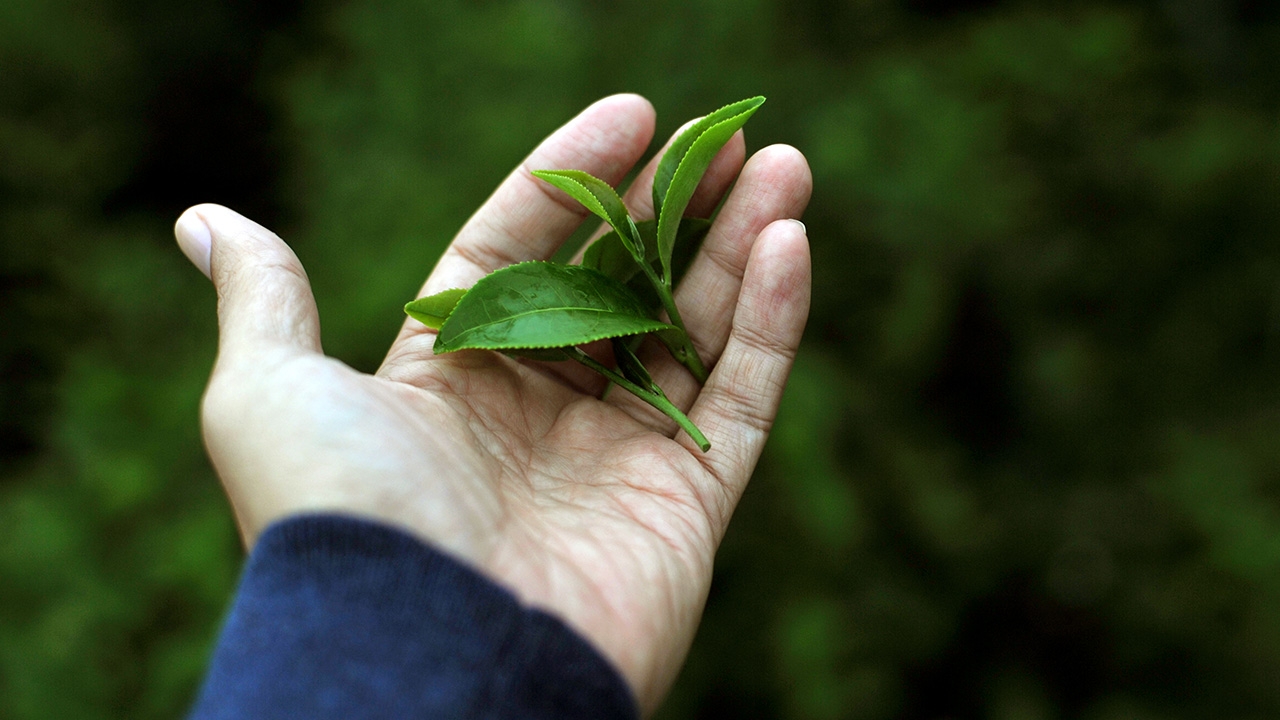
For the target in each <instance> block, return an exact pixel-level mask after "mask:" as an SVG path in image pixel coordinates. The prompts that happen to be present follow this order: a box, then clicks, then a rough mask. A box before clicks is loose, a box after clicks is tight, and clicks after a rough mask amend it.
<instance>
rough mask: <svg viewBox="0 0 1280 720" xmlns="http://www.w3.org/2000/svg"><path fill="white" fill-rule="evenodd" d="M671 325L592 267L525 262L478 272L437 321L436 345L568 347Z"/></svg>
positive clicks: (459, 347)
mask: <svg viewBox="0 0 1280 720" xmlns="http://www.w3.org/2000/svg"><path fill="white" fill-rule="evenodd" d="M669 328H671V326H670V325H667V324H666V323H663V322H660V321H658V320H655V319H653V317H652V315H651V314H650V312H649V310H648V308H646V307H645V306H644V303H642V302H641V301H640V299H639V298H637V297H636V296H635V293H633V292H631V291H630V290H628V289H627V288H626V286H624V285H622V284H621V283H619V282H617V281H616V280H612V279H610V278H608V277H605V276H604V275H602V274H600V273H598V272H596V271H595V270H591V269H588V268H584V267H581V266H578V265H557V264H555V263H547V262H527V263H520V264H517V265H509V266H507V267H505V268H502V269H501V270H496V271H494V272H492V273H490V274H488V275H486V276H485V277H483V278H481V279H480V281H479V282H477V283H476V284H475V287H473V288H471V290H469V291H468V292H467V294H466V295H464V296H463V297H462V300H461V301H459V302H458V306H457V307H456V308H454V310H453V313H452V314H451V315H449V319H448V320H446V321H445V323H444V326H443V327H441V328H440V334H439V336H437V337H436V343H435V351H436V352H437V353H447V352H453V351H455V350H464V349H479V350H519V349H531V348H532V349H537V348H563V347H572V346H575V345H582V344H584V343H589V342H592V341H594V340H602V339H605V338H612V337H621V336H623V335H638V334H640V333H647V332H657V331H661V330H667V329H669Z"/></svg>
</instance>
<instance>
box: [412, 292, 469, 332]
mask: <svg viewBox="0 0 1280 720" xmlns="http://www.w3.org/2000/svg"><path fill="white" fill-rule="evenodd" d="M466 294H467V291H466V290H460V289H454V290H445V291H444V292H439V293H436V294H435V295H430V296H428V297H424V298H418V299H417V300H414V301H413V302H411V303H409V304H408V305H405V306H404V311H405V314H407V315H408V316H409V317H411V318H413V319H414V320H417V321H418V322H420V323H422V324H423V325H426V326H427V327H429V328H431V329H432V330H439V329H440V326H441V325H443V324H444V321H445V320H448V319H449V313H452V312H453V308H454V307H456V306H457V304H458V301H459V300H461V299H462V296H463V295H466Z"/></svg>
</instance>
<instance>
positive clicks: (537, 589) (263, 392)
mask: <svg viewBox="0 0 1280 720" xmlns="http://www.w3.org/2000/svg"><path fill="white" fill-rule="evenodd" d="M653 126H654V117H653V109H652V107H651V106H650V105H649V103H648V102H647V101H645V100H644V99H643V98H640V97H637V96H634V95H621V96H615V97H610V98H606V99H604V100H601V101H600V102H597V103H596V104H594V105H592V106H591V107H589V108H588V109H587V110H585V111H584V112H583V113H582V114H581V115H579V116H578V117H576V118H574V119H573V120H572V121H570V122H569V123H568V124H567V125H565V126H564V127H562V128H561V129H560V130H558V131H557V132H555V133H554V134H553V135H551V136H550V137H549V138H548V139H547V140H545V141H544V142H543V143H542V145H541V146H539V147H538V148H537V149H536V150H535V151H534V153H533V154H532V155H531V156H529V158H528V159H527V160H526V161H525V162H524V163H523V164H522V165H521V166H520V167H518V168H517V169H516V170H515V171H514V172H513V173H512V174H511V175H510V176H509V177H508V178H507V179H506V180H505V181H504V182H503V183H502V185H501V186H499V188H498V189H497V191H496V192H495V193H494V194H493V196H492V197H490V198H489V200H488V201H487V202H485V204H484V206H483V207H481V208H480V210H479V211H478V212H477V213H476V214H475V215H474V216H473V217H472V218H471V219H470V221H468V222H467V224H466V226H465V227H463V228H462V230H461V232H459V234H458V236H457V238H455V239H454V241H453V243H452V245H450V247H449V249H448V250H447V251H446V252H445V254H444V255H443V256H442V257H441V259H440V261H439V263H438V264H437V266H436V268H435V270H434V271H433V272H432V273H431V276H430V277H429V278H427V281H426V284H425V286H424V287H423V288H422V290H421V291H420V293H419V296H422V295H426V294H430V293H435V292H439V291H441V290H445V289H448V288H453V287H468V286H470V285H471V284H472V283H474V282H475V281H476V280H477V279H479V278H480V277H482V276H483V275H485V274H487V273H488V272H490V271H492V270H494V269H496V268H499V267H502V266H504V265H507V264H510V263H513V262H518V261H521V260H530V259H545V258H548V257H550V256H551V254H552V253H553V252H554V251H555V250H556V248H557V247H558V246H559V245H560V244H561V243H562V242H563V241H564V240H565V238H567V237H568V236H569V235H570V233H571V232H572V231H573V230H574V228H575V227H576V226H578V225H579V224H580V223H581V222H582V221H583V220H584V219H585V216H584V212H585V211H584V210H582V208H580V207H579V206H578V205H577V204H576V203H574V202H573V201H572V200H570V199H569V198H568V197H567V196H564V195H562V194H560V192H559V191H558V190H554V189H553V188H551V187H550V186H547V185H546V184H543V183H541V182H539V181H537V180H536V179H535V178H533V177H532V176H531V175H530V174H529V171H530V170H534V169H549V168H575V169H581V170H586V171H587V172H590V173H592V174H593V175H596V176H598V177H601V178H603V179H604V180H606V181H608V182H610V183H611V184H616V183H617V182H618V181H619V180H621V179H622V178H623V176H624V175H625V174H626V173H627V171H628V170H629V169H630V168H631V167H632V165H634V164H635V163H636V162H637V160H638V159H639V157H640V155H641V154H642V153H643V152H644V151H645V149H646V147H647V146H648V143H649V140H650V138H651V137H652V134H653ZM744 155H745V152H744V144H743V141H742V138H741V135H739V136H738V137H736V138H734V140H733V141H732V142H731V143H730V144H729V145H727V146H726V147H725V149H724V150H723V151H721V153H720V155H719V157H718V158H717V159H716V161H715V163H714V164H713V165H712V168H711V170H710V171H709V172H708V174H707V175H706V177H705V178H704V180H703V183H702V185H701V186H700V188H699V190H698V193H697V195H696V196H695V198H694V202H693V204H691V206H690V213H691V214H700V215H703V216H706V215H708V214H710V212H711V211H712V210H713V209H714V208H715V207H716V205H717V204H718V203H719V201H720V200H721V198H722V197H723V196H724V194H725V193H726V191H727V188H728V187H729V185H730V184H731V183H732V181H733V180H734V178H735V177H737V178H738V181H737V184H736V186H735V187H734V188H733V190H732V192H731V193H729V196H728V199H727V200H726V202H725V205H724V207H723V209H722V211H721V212H720V214H719V217H718V218H717V220H716V222H715V225H714V227H713V229H712V230H711V233H710V234H709V236H708V237H707V239H706V241H705V244H704V247H703V249H702V251H701V253H700V255H699V257H698V258H697V259H696V260H695V262H694V264H693V265H692V266H691V268H690V270H689V272H688V274H687V277H686V279H685V281H684V282H683V283H682V285H681V286H680V288H679V289H678V292H677V295H676V301H677V303H678V304H679V306H680V307H681V308H682V311H683V314H684V317H685V321H686V323H687V325H688V328H689V331H690V333H691V335H692V337H693V339H694V341H695V344H696V346H697V348H698V350H699V352H700V354H701V356H702V358H703V359H704V360H706V361H708V366H709V367H714V370H713V371H712V373H711V377H710V380H709V381H708V382H707V384H706V386H705V387H701V388H699V387H698V386H697V384H696V383H695V382H694V381H693V380H692V378H690V377H689V375H688V373H687V372H686V371H685V370H684V368H682V367H681V366H679V365H678V364H676V363H675V361H674V360H671V359H670V357H669V356H666V355H665V350H663V349H661V347H659V346H654V347H648V346H646V347H644V348H642V351H641V356H642V358H643V359H644V360H645V361H646V365H647V366H648V367H649V368H650V369H651V370H652V371H653V375H654V378H655V380H657V382H658V383H659V385H661V386H662V387H663V388H664V389H665V390H666V391H667V393H668V395H669V396H670V397H671V399H672V401H673V402H675V404H676V405H678V406H679V407H681V408H682V409H684V410H686V411H687V412H688V414H689V416H690V418H691V419H692V420H693V421H694V422H695V423H696V424H697V425H698V426H699V427H700V428H701V429H702V430H703V431H704V432H705V433H706V435H707V437H708V438H709V439H710V440H711V442H712V445H713V446H712V449H711V450H710V452H708V453H706V454H703V453H701V452H699V451H698V449H697V448H696V446H695V445H694V444H693V442H692V441H691V440H690V439H689V438H688V437H686V436H684V435H683V434H677V432H676V428H675V426H674V424H673V423H671V421H670V420H669V419H667V418H666V417H665V416H663V415H661V414H660V413H658V412H656V411H654V410H653V409H652V408H650V407H649V406H648V405H646V404H644V403H643V402H641V401H639V400H637V399H636V398H635V397H633V396H631V395H630V393H625V392H612V393H609V394H608V395H607V399H605V400H601V399H600V395H601V392H602V390H603V389H604V383H603V381H602V379H600V378H599V377H597V376H595V375H594V374H591V373H589V372H588V371H586V369H585V368H582V367H581V366H578V365H576V364H574V363H557V364H548V365H539V364H537V363H524V362H517V361H513V360H511V359H509V358H507V357H504V356H502V355H499V354H497V353H491V352H474V351H463V352H458V353H453V354H448V355H442V356H440V357H436V356H435V355H433V354H432V352H431V345H432V343H433V341H434V339H435V334H434V333H433V332H432V331H430V330H428V329H427V328H425V327H423V326H422V325H420V324H418V323H417V322H416V321H413V320H409V321H407V322H406V323H405V325H404V328H403V329H402V330H401V332H400V334H399V336H398V337H397V338H396V340H395V342H394V343H392V345H391V349H390V351H389V352H388V353H387V357H386V360H385V361H384V363H383V365H382V367H381V368H380V369H379V370H378V372H377V373H376V374H374V375H365V374H362V373H359V372H356V371H354V370H352V369H351V368H349V367H347V366H345V365H343V364H342V363H340V362H338V361H336V360H333V359H331V358H327V357H325V356H324V354H323V353H322V351H321V349H320V325H319V317H318V315H317V312H316V307H315V301H314V299H313V297H312V294H311V289H310V286H309V284H308V281H307V276H306V273H305V272H304V271H303V269H302V266H301V264H300V263H299V262H298V259H297V257H296V256H294V254H293V252H292V251H291V250H290V249H289V247H288V246H287V245H285V244H284V242H282V241H281V240H280V239H279V238H278V237H276V236H275V235H273V234H272V233H271V232H269V231H268V230H266V229H264V228H262V227H261V226H259V225H256V224H254V223H253V222H251V221H249V220H247V219H245V218H243V217H241V216H239V215H237V214H235V213H233V212H232V211H230V210H228V209H226V208H223V207H219V206H216V205H200V206H196V207H193V208H191V209H190V210H188V211H187V212H186V213H184V214H183V215H182V217H181V218H180V219H179V220H178V224H177V227H176V234H177V236H178V241H179V244H180V245H181V246H182V248H183V250H184V252H186V253H187V255H188V256H189V257H191V258H192V260H193V261H194V262H195V263H196V265H197V266H198V267H200V268H201V269H202V270H203V271H204V272H205V273H206V274H207V275H209V276H210V277H211V278H212V280H213V283H214V286H215V287H216V289H217V293H218V322H219V347H218V358H217V363H216V365H215V367H214V370H213V376H212V378H211V379H210V381H209V387H208V390H207V392H206V394H205V398H204V404H203V412H202V415H203V418H202V419H203V425H204V435H205V442H206V444H207V446H208V450H209V455H210V457H211V458H212V460H213V465H214V467H215V468H216V470H217V472H218V475H219V477H221V479H222V482H223V484H224V485H225V487H226V491H227V495H228V496H229V497H230V500H231V503H232V505H233V507H234V510H235V515H236V519H237V522H238V523H239V527H240V530H241V533H242V534H243V536H244V539H245V542H246V544H247V545H248V546H252V545H253V543H254V541H255V540H256V538H257V537H258V535H259V534H260V533H261V532H262V531H263V530H264V529H265V528H266V527H267V526H268V525H269V524H271V523H272V522H274V521H277V520H280V519H282V518H285V517H287V516H290V515H295V514H298V513H307V512H339V513H344V514H348V515H357V516H363V517H367V518H371V519H375V520H378V521H381V522H385V523H390V524H392V525H395V526H397V527H400V528H402V529H404V530H407V531H409V532H411V533H414V534H416V535H417V536H419V537H421V538H423V539H424V540H426V541H428V542H430V543H432V544H434V545H435V546H437V547H439V548H442V549H444V550H445V551H447V552H450V553H452V554H453V555H455V556H457V557H459V558H461V559H463V560H464V561H465V562H468V563H470V564H471V565H473V566H474V567H476V568H478V569H479V570H480V571H481V572H483V573H486V574H488V575H489V576H490V577H492V578H494V579H496V580H497V581H499V582H501V583H503V584H504V585H506V586H507V587H509V588H511V589H512V590H514V592H515V593H516V594H517V595H518V596H519V597H520V598H521V599H522V600H523V601H524V602H526V603H528V604H531V605H534V606H538V607H541V608H544V609H546V610H549V611H551V612H553V613H555V614H556V615H558V616H559V617H561V618H562V619H563V620H565V621H566V622H567V623H568V624H569V625H570V626H572V627H574V628H575V629H576V630H578V631H579V632H581V633H582V634H583V635H584V636H585V637H587V638H588V639H590V640H591V641H592V642H593V643H594V644H595V645H596V646H597V647H598V648H599V649H600V650H601V651H602V652H603V653H604V655H605V656H607V657H608V658H609V659H610V660H612V662H613V663H614V664H615V665H616V667H617V668H618V669H619V670H620V671H621V672H622V674H623V676H624V677H625V678H626V679H627V681H628V682H629V683H630V685H631V687H632V689H633V690H634V691H635V693H636V696H637V699H638V701H639V703H640V706H641V709H642V711H644V712H645V713H646V714H647V713H649V712H652V711H653V709H654V708H655V707H656V706H657V704H658V702H659V701H660V700H661V699H662V696H663V695H664V694H665V692H666V691H667V689H668V688H669V687H670V685H671V682H672V681H673V679H674V677H675V675H676V672H677V671H678V670H679V667H680V665H681V663H682V662H683V660H684V657H685V654H686V653H687V651H688V647H689V644H690V642H691V641H692V639H693V634H694V631H695V630H696V628H697V625H698V621H699V618H700V616H701V613H702V608H703V603H704V601H705V599H706V595H707V589H708V586H709V584H710V580H711V568H712V561H713V558H714V555H715V551H716V547H717V545H718V544H719V542H720V539H721V537H722V536H723V534H724V531H725V527H726V525H727V524H728V522H729V517H730V515H731V514H732V513H733V509H734V506H735V505H736V504H737V502H738V498H739V497H740V496H741V494H742V491H743V488H744V487H745V485H746V483H747V480H748V479H749V477H750V475H751V472H752V470H753V468H754V467H755V464H756V461H757V459H758V457H759V455H760V451H761V447H762V446H763V444H764V441H765V438H766V437H767V436H768V433H769V428H770V426H771V424H772V421H773V418H774V415H775V413H776V411H777V407H778V402H779V399H780V396H781V394H782V389H783V386H784V384H785V382H786V379H787V374H788V373H789V371H790V368H791V363H792V358H793V356H794V354H795V351H796V347H797V345H798V344H799V342H800V335H801V332H802V330H803V327H804V323H805V318H806V315H807V313H808V307H809V285H810V262H809V248H808V241H807V239H806V237H805V234H804V226H802V225H801V224H800V223H798V222H795V221H791V220H787V219H786V218H795V217H798V216H799V215H800V213H801V212H802V211H803V210H804V207H805V205H806V203H807V202H808V198H809V191H810V184H811V181H810V175H809V170H808V166H807V165H806V163H805V160H804V158H803V156H801V155H800V153H799V152H797V151H796V150H795V149H793V148H790V147H786V146H774V147H769V148H765V149H764V150H761V151H760V152H758V153H756V154H755V155H754V156H753V157H752V158H751V160H750V161H749V162H746V163H745V167H744V163H743V157H744ZM653 170H654V166H653V164H652V163H651V164H650V165H649V167H648V168H646V170H645V171H644V172H642V173H641V174H640V176H639V178H638V179H637V181H636V182H635V183H634V185H633V189H632V190H631V192H629V193H628V197H627V203H628V205H629V207H630V208H631V209H632V212H633V214H634V215H636V216H637V217H646V216H647V217H652V214H653V209H652V203H651V201H650V192H649V188H650V185H651V183H652V176H653ZM739 173H740V177H739ZM387 311H388V312H398V308H388V309H387ZM568 366H572V367H568Z"/></svg>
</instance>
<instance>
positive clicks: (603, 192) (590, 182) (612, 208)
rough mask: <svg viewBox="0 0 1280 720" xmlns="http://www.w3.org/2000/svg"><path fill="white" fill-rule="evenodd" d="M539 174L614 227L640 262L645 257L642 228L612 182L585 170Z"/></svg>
mask: <svg viewBox="0 0 1280 720" xmlns="http://www.w3.org/2000/svg"><path fill="white" fill-rule="evenodd" d="M533 174H534V176H535V177H538V178H541V179H542V180H545V181H546V182H548V183H550V184H552V185H555V186H556V187H558V188H560V189H561V190H563V191H565V192H566V193H568V194H569V196H570V197H572V198H573V199H574V200H577V201H578V202H580V203H582V205H583V207H585V208H587V209H588V210H590V211H591V212H593V213H595V214H596V215H598V216H599V217H600V218H601V219H602V220H604V221H605V222H607V223H609V225H610V226H612V227H613V230H614V232H616V233H618V235H619V237H621V239H622V243H623V245H624V246H625V247H626V249H627V252H629V253H631V256H632V257H634V258H635V259H636V262H640V261H641V258H643V257H644V245H643V244H642V243H643V241H642V240H641V239H640V231H639V230H637V229H636V224H635V222H634V221H633V220H632V219H631V214H630V213H628V212H627V206H626V205H625V204H623V202H622V198H620V197H618V193H617V191H615V190H614V189H613V188H612V187H610V185H609V183H607V182H605V181H603V180H601V179H600V178H597V177H594V176H593V175H591V174H589V173H585V172H582V171H581V170H534V171H533Z"/></svg>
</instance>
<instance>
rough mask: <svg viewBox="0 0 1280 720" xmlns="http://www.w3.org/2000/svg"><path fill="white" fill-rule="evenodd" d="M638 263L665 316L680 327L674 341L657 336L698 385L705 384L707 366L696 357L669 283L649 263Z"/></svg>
mask: <svg viewBox="0 0 1280 720" xmlns="http://www.w3.org/2000/svg"><path fill="white" fill-rule="evenodd" d="M639 265H640V269H642V270H643V271H644V274H645V277H647V278H649V283H650V284H652V285H653V289H654V292H656V293H658V297H659V298H660V299H661V300H662V307H663V309H665V310H666V311H667V317H669V318H671V324H672V325H675V326H676V327H678V328H680V334H679V335H678V336H676V341H675V342H674V343H673V342H672V340H671V339H670V338H668V337H666V336H663V335H660V336H659V337H660V339H661V340H662V342H663V343H664V344H666V346H667V348H668V349H670V350H671V354H672V355H673V356H675V358H676V360H677V361H679V362H680V364H681V365H684V366H685V367H686V368H688V369H689V372H691V373H693V377H694V379H696V380H697V381H698V384H699V385H703V384H706V382H707V376H708V373H707V367H706V366H705V365H703V364H702V358H700V357H698V351H697V349H695V348H694V347H693V340H691V339H689V331H688V330H687V329H685V326H684V318H681V317H680V309H679V308H677V307H676V299H675V296H674V295H673V294H672V292H671V283H670V282H668V281H666V280H663V279H661V278H659V277H658V275H657V273H655V272H654V271H653V268H652V267H650V265H649V263H647V262H642V263H639ZM673 345H674V346H673Z"/></svg>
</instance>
